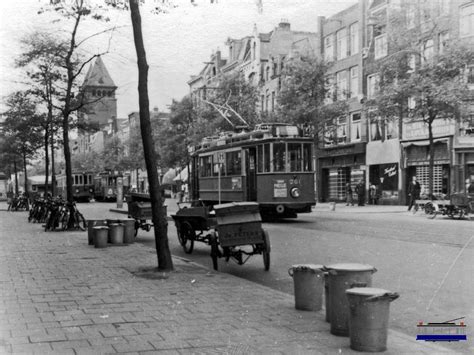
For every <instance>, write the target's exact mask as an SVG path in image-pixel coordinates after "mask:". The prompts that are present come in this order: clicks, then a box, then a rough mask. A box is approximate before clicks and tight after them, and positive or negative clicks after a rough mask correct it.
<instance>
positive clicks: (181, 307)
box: [0, 203, 452, 354]
mask: <svg viewBox="0 0 474 355" xmlns="http://www.w3.org/2000/svg"><path fill="white" fill-rule="evenodd" d="M4 207H5V205H4V204H1V203H0V235H1V244H0V245H1V246H0V282H1V283H2V288H1V303H0V304H1V308H0V319H1V321H0V324H1V327H0V353H15V354H20V353H28V354H31V353H39V354H45V353H48V354H49V353H56V354H96V353H97V354H98V353H130V354H146V353H160V354H161V353H170V354H194V353H206V354H207V353H232V354H240V353H242V354H243V353H254V354H257V353H258V354H260V353H268V354H278V353H280V354H327V353H338V352H342V353H355V352H353V351H351V350H350V349H349V340H348V338H344V337H336V336H333V335H331V334H330V333H329V324H328V323H326V322H325V321H324V312H303V311H296V310H295V309H294V299H293V297H292V296H291V295H290V294H288V293H286V292H280V291H276V290H273V289H271V288H268V287H265V286H261V285H258V284H256V283H253V282H249V281H246V280H243V279H241V278H237V277H234V276H232V275H229V274H228V273H221V272H213V271H211V270H209V269H207V268H202V267H200V266H199V265H197V264H194V263H190V262H186V261H184V260H183V259H180V258H174V260H175V267H176V271H174V272H172V273H170V274H162V273H158V272H156V271H154V270H153V269H154V268H155V267H156V255H155V253H154V251H152V250H151V249H150V248H148V247H146V246H143V245H142V244H140V243H134V244H132V245H129V246H123V247H121V246H116V247H112V246H111V247H108V248H106V249H96V248H93V247H91V246H88V245H87V242H86V240H87V237H86V232H50V233H45V232H44V231H43V230H42V228H41V226H40V225H38V224H29V223H27V222H26V212H7V211H5V208H4ZM79 208H80V209H81V210H83V211H84V213H85V214H86V215H87V213H86V212H89V211H93V208H94V204H91V205H87V207H86V205H83V204H81V205H80V206H79ZM104 214H105V212H104ZM95 217H96V218H97V217H98V216H97V212H96V215H95ZM170 230H172V228H170ZM170 234H171V233H170ZM171 238H172V235H171ZM275 253H276V252H275ZM275 255H277V254H275ZM277 260H278V258H276V260H275V259H274V263H275V262H276V263H277ZM260 262H261V260H260ZM259 264H260V263H259ZM274 265H276V264H274ZM244 267H247V266H244ZM249 267H250V268H251V265H249ZM262 269H263V267H262ZM150 270H151V271H150ZM388 348H389V350H388V352H387V353H389V354H400V353H440V352H451V351H452V349H451V350H449V349H446V348H442V347H440V346H438V345H437V344H425V343H419V342H416V341H415V340H414V338H413V337H412V336H407V335H404V334H402V333H400V332H398V331H394V330H390V334H389V342H388Z"/></svg>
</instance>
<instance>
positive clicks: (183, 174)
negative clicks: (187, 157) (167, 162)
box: [174, 166, 189, 182]
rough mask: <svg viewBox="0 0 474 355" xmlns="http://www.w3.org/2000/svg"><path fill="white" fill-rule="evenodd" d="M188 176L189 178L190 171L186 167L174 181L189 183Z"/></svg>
mask: <svg viewBox="0 0 474 355" xmlns="http://www.w3.org/2000/svg"><path fill="white" fill-rule="evenodd" d="M188 176H189V169H188V167H187V166H186V167H185V168H183V169H182V170H181V171H180V172H179V174H178V175H176V177H175V178H174V181H182V182H187V181H188Z"/></svg>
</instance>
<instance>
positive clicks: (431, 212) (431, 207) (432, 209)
mask: <svg viewBox="0 0 474 355" xmlns="http://www.w3.org/2000/svg"><path fill="white" fill-rule="evenodd" d="M438 211H439V208H438V205H437V204H434V203H433V202H428V203H427V204H426V207H425V212H426V214H428V218H429V219H434V218H435V217H436V215H437V214H438Z"/></svg>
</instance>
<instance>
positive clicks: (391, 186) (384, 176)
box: [369, 163, 398, 200]
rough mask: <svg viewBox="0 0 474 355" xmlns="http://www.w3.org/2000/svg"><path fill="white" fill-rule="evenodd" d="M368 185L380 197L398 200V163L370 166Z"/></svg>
mask: <svg viewBox="0 0 474 355" xmlns="http://www.w3.org/2000/svg"><path fill="white" fill-rule="evenodd" d="M369 179H370V185H374V186H375V190H376V195H377V196H378V198H382V199H393V200H398V164H397V163H392V164H381V165H373V166H371V167H370V177H369Z"/></svg>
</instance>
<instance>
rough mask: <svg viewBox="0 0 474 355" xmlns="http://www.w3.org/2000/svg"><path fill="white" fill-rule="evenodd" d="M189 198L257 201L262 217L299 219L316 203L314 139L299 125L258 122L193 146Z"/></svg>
mask: <svg viewBox="0 0 474 355" xmlns="http://www.w3.org/2000/svg"><path fill="white" fill-rule="evenodd" d="M189 153H190V156H191V162H190V164H191V169H190V171H191V177H190V186H189V190H190V196H191V199H192V200H194V201H200V203H203V204H205V205H215V204H220V203H226V202H243V201H255V202H257V203H258V204H259V206H260V212H261V214H262V215H263V216H269V217H277V218H280V217H281V218H294V217H297V214H298V213H308V212H311V208H312V206H314V205H315V204H316V202H315V191H314V187H315V184H314V169H313V161H312V159H313V141H312V138H311V137H309V136H305V135H304V133H303V130H302V129H301V128H299V127H297V126H295V125H289V124H282V123H268V124H259V125H257V126H256V128H255V129H254V130H253V131H243V132H239V133H236V132H227V133H223V134H221V135H220V136H218V137H208V138H205V139H204V140H203V141H202V142H201V144H200V145H198V146H195V147H190V148H189Z"/></svg>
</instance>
